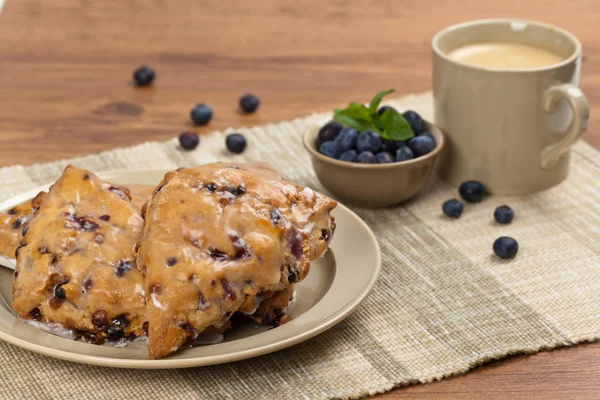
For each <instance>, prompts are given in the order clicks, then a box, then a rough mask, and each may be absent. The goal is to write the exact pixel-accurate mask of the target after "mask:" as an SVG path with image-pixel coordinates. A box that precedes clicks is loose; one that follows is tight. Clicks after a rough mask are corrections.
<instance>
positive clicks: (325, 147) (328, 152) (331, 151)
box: [319, 140, 340, 158]
mask: <svg viewBox="0 0 600 400" xmlns="http://www.w3.org/2000/svg"><path fill="white" fill-rule="evenodd" d="M319 153H321V154H323V155H324V156H327V157H331V158H338V156H339V155H340V151H339V150H338V147H337V143H335V141H333V140H330V141H329V142H325V143H323V144H322V145H321V146H320V147H319Z"/></svg>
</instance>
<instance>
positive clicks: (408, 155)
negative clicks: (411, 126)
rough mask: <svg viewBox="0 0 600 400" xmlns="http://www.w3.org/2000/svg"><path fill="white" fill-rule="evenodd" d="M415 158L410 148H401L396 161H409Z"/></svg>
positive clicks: (397, 151)
mask: <svg viewBox="0 0 600 400" xmlns="http://www.w3.org/2000/svg"><path fill="white" fill-rule="evenodd" d="M413 158H415V155H414V154H413V151H412V150H411V149H410V147H408V146H400V147H399V148H398V150H396V161H397V162H400V161H407V160H412V159H413Z"/></svg>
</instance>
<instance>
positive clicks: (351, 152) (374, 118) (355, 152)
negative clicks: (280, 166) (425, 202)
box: [303, 91, 444, 207]
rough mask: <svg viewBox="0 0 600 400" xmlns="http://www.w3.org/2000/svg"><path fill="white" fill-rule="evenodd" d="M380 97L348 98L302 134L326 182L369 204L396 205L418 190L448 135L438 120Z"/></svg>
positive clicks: (346, 196)
mask: <svg viewBox="0 0 600 400" xmlns="http://www.w3.org/2000/svg"><path fill="white" fill-rule="evenodd" d="M390 92H391V91H386V92H381V93H379V94H378V96H380V95H381V94H382V93H384V95H385V94H387V93H390ZM381 97H382V96H381ZM380 100H381V98H379V100H377V96H376V98H374V100H372V101H371V103H370V104H369V105H368V106H365V105H359V104H357V103H350V106H349V107H348V108H347V109H345V110H336V111H335V113H334V120H332V121H330V122H328V123H326V124H325V125H323V126H316V125H315V126H311V127H309V128H308V129H307V130H306V131H305V132H304V137H303V142H304V147H305V148H306V149H307V150H308V152H309V153H310V156H311V159H312V164H313V167H314V170H315V173H316V175H317V177H318V178H319V181H320V182H321V183H322V184H323V186H324V187H325V188H326V189H327V190H329V191H330V192H331V193H332V194H334V195H335V196H337V197H339V198H340V199H342V200H344V201H346V202H348V203H351V204H355V205H360V206H365V207H388V206H392V205H395V204H398V203H401V202H402V201H404V200H407V199H409V198H411V197H413V196H414V195H416V194H417V193H419V191H420V190H421V189H422V188H423V187H424V186H425V184H426V183H427V181H428V180H429V178H430V176H431V174H432V172H433V168H434V165H435V161H436V159H437V157H438V155H439V154H440V152H441V150H442V148H443V147H444V135H443V134H442V131H441V130H440V129H439V128H437V127H436V126H435V125H433V124H431V123H429V122H427V121H425V120H424V119H423V118H421V116H420V115H419V114H418V113H416V112H414V111H411V110H408V111H405V112H403V113H400V112H398V111H397V110H395V109H393V108H392V107H389V106H382V107H378V106H379V101H380ZM374 103H375V107H373V104H374ZM350 108H354V110H350V111H348V110H349V109H350Z"/></svg>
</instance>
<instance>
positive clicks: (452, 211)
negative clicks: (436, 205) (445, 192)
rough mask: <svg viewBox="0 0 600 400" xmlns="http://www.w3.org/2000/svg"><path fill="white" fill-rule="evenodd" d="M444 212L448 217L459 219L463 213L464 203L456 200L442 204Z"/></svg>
mask: <svg viewBox="0 0 600 400" xmlns="http://www.w3.org/2000/svg"><path fill="white" fill-rule="evenodd" d="M442 211H443V212H444V214H445V215H446V216H447V217H450V218H458V217H460V215H461V214H462V212H463V203H462V202H461V201H460V200H456V199H450V200H446V201H445V202H444V204H442Z"/></svg>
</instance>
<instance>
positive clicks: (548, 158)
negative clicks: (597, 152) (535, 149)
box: [541, 83, 590, 169]
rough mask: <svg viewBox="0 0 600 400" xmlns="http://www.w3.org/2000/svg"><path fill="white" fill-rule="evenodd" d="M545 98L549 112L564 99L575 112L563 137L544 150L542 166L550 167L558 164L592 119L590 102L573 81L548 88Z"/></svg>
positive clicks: (545, 108)
mask: <svg viewBox="0 0 600 400" xmlns="http://www.w3.org/2000/svg"><path fill="white" fill-rule="evenodd" d="M544 98H545V100H544V101H545V103H544V111H546V112H547V113H552V112H555V111H556V110H557V109H558V106H559V104H560V101H561V100H563V99H564V100H565V101H566V102H567V103H568V104H569V107H571V111H572V112H573V121H572V122H571V126H569V129H568V130H567V132H566V133H565V135H564V137H563V139H562V140H561V141H560V142H558V143H556V144H553V145H551V146H548V147H546V148H545V149H544V150H542V158H541V164H542V168H543V169H549V168H552V167H554V166H555V165H556V163H557V162H558V160H559V158H560V156H561V155H563V153H565V152H566V151H568V150H569V149H570V148H571V146H572V145H573V143H575V142H576V141H577V139H579V138H580V137H581V136H582V135H583V134H584V133H585V131H586V130H587V127H588V122H589V120H590V103H588V100H587V98H586V97H585V95H584V94H583V92H582V91H581V89H579V88H578V87H577V86H575V85H573V84H572V83H565V84H562V85H557V86H552V87H551V88H550V89H548V90H546V93H544Z"/></svg>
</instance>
